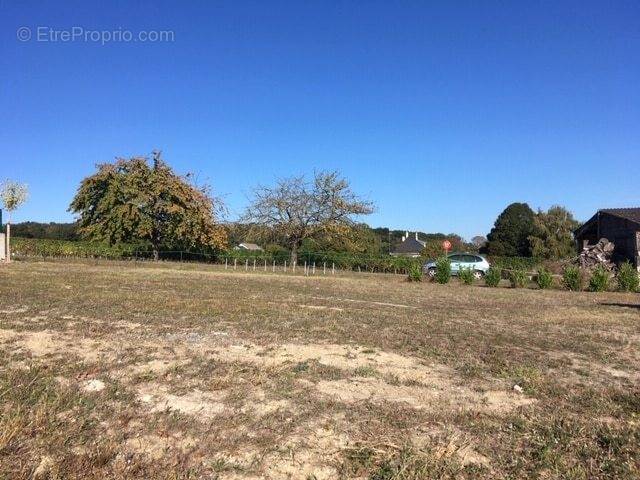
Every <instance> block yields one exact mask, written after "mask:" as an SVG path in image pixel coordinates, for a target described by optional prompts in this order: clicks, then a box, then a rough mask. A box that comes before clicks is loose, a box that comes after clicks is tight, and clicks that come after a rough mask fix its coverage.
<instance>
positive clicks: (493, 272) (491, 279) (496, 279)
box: [484, 267, 502, 287]
mask: <svg viewBox="0 0 640 480" xmlns="http://www.w3.org/2000/svg"><path fill="white" fill-rule="evenodd" d="M500 280H502V269H501V268H500V267H491V268H490V269H489V270H488V271H487V274H486V275H485V276H484V283H485V284H486V285H487V286H488V287H497V286H498V285H500Z"/></svg>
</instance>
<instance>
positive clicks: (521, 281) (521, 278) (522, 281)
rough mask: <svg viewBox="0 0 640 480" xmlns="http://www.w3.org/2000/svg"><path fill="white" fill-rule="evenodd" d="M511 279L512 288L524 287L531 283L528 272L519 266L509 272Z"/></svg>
mask: <svg viewBox="0 0 640 480" xmlns="http://www.w3.org/2000/svg"><path fill="white" fill-rule="evenodd" d="M509 280H510V281H511V287H512V288H524V287H526V286H527V283H529V277H528V276H527V272H525V271H524V270H522V269H519V268H516V269H514V270H511V272H509Z"/></svg>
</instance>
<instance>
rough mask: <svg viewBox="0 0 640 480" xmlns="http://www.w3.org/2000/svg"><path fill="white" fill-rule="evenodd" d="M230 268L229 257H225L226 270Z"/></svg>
mask: <svg viewBox="0 0 640 480" xmlns="http://www.w3.org/2000/svg"><path fill="white" fill-rule="evenodd" d="M228 266H229V259H228V258H227V257H224V269H225V270H226V269H227V267H228Z"/></svg>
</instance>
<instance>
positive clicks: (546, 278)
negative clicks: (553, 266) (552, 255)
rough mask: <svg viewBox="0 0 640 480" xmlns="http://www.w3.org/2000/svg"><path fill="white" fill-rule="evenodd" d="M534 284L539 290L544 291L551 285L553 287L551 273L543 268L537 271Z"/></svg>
mask: <svg viewBox="0 0 640 480" xmlns="http://www.w3.org/2000/svg"><path fill="white" fill-rule="evenodd" d="M536 283H537V284H538V287H539V288H540V289H541V290H546V289H547V288H549V287H551V285H553V276H552V275H551V272H550V271H549V270H547V269H546V268H544V267H541V268H540V269H538V276H537V277H536Z"/></svg>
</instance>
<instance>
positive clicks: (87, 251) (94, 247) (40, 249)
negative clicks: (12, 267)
mask: <svg viewBox="0 0 640 480" xmlns="http://www.w3.org/2000/svg"><path fill="white" fill-rule="evenodd" d="M137 248H138V247H137V246H136V245H130V244H124V243H121V244H117V245H109V244H107V243H101V242H88V241H73V240H50V239H38V238H19V237H15V238H12V239H11V249H12V251H13V253H14V254H16V255H18V256H27V257H44V258H46V257H79V258H110V259H124V258H131V257H133V256H135V252H136V250H137Z"/></svg>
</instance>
